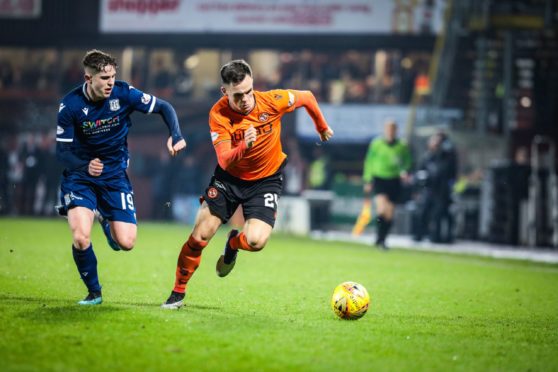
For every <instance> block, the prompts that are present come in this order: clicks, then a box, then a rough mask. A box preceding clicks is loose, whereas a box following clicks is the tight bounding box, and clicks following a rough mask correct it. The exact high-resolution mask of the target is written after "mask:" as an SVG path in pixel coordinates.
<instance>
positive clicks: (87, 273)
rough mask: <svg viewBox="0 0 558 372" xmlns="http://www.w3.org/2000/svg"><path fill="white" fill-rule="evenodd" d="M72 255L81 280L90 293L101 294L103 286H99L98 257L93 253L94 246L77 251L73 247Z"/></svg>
mask: <svg viewBox="0 0 558 372" xmlns="http://www.w3.org/2000/svg"><path fill="white" fill-rule="evenodd" d="M72 254H73V256H74V262H75V263H76V266H77V269H78V272H79V275H80V277H81V280H83V282H84V283H85V286H86V287H87V289H88V290H89V292H100V291H101V284H99V275H98V274H97V257H96V256H95V252H94V251H93V244H90V245H89V247H87V249H85V250H79V249H76V248H75V247H74V246H73V245H72Z"/></svg>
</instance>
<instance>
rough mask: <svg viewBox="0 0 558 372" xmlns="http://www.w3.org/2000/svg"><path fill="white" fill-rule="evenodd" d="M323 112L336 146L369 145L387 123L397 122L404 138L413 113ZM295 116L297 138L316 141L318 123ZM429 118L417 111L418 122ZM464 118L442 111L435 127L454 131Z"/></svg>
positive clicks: (348, 108) (376, 109)
mask: <svg viewBox="0 0 558 372" xmlns="http://www.w3.org/2000/svg"><path fill="white" fill-rule="evenodd" d="M320 108H321V109H322V112H323V113H324V116H325V118H326V120H327V122H328V124H329V125H330V126H331V128H332V129H333V130H334V131H335V136H334V137H333V138H332V140H331V142H332V143H367V142H369V141H370V139H371V138H372V137H375V136H377V135H380V134H382V133H383V128H384V123H385V122H386V120H387V119H393V120H395V122H396V123H397V126H398V131H399V134H400V136H401V137H403V136H404V134H405V126H406V124H407V120H408V118H409V110H410V108H409V106H408V105H360V104H347V105H332V104H320ZM295 115H296V133H297V136H298V137H299V138H301V139H303V140H307V141H316V140H317V139H318V135H317V134H316V130H315V128H314V123H312V119H311V118H310V116H309V115H308V114H307V113H306V111H305V110H297V111H295ZM425 115H427V110H426V109H424V108H418V109H417V112H416V116H417V121H424V118H425ZM462 117H463V112H462V111H461V110H459V109H441V110H439V111H438V116H437V117H436V120H437V122H436V123H431V124H435V125H438V126H448V127H451V126H452V123H453V122H455V121H457V120H459V119H462Z"/></svg>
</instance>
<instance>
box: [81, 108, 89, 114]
mask: <svg viewBox="0 0 558 372" xmlns="http://www.w3.org/2000/svg"><path fill="white" fill-rule="evenodd" d="M81 111H83V113H84V114H85V116H87V113H88V112H89V108H88V107H84V108H82V109H81Z"/></svg>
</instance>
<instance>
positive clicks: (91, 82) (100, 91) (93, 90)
mask: <svg viewBox="0 0 558 372" xmlns="http://www.w3.org/2000/svg"><path fill="white" fill-rule="evenodd" d="M115 78H116V69H115V68H114V66H111V65H108V66H106V67H105V68H104V70H103V71H100V72H97V73H94V74H89V73H88V71H86V73H85V81H87V83H88V89H87V92H88V93H89V95H90V96H91V98H92V99H93V100H94V101H99V100H102V99H105V98H108V97H110V94H111V92H112V88H113V87H114V80H115Z"/></svg>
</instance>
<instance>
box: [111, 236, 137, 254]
mask: <svg viewBox="0 0 558 372" xmlns="http://www.w3.org/2000/svg"><path fill="white" fill-rule="evenodd" d="M116 242H117V243H118V245H119V246H120V248H122V250H124V251H131V250H132V249H133V248H134V245H135V244H136V237H135V236H132V235H130V236H125V237H123V238H120V239H118V240H117V241H116Z"/></svg>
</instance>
